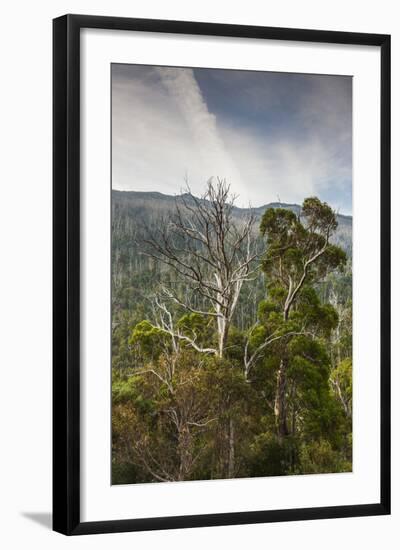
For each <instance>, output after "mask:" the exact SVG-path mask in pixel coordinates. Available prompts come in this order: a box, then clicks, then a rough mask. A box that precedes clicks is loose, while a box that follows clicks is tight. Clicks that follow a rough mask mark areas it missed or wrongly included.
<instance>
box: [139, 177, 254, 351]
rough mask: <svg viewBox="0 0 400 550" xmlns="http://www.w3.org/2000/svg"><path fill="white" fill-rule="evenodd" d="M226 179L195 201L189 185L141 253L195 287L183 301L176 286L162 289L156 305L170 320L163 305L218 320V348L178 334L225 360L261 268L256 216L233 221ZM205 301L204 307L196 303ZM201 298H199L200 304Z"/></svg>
mask: <svg viewBox="0 0 400 550" xmlns="http://www.w3.org/2000/svg"><path fill="white" fill-rule="evenodd" d="M236 198H237V197H236V196H235V195H232V194H231V193H230V186H229V185H228V184H227V183H226V181H225V180H222V179H219V178H218V179H217V180H216V182H214V180H212V179H210V180H209V181H208V182H207V187H206V191H205V193H204V194H203V196H202V197H200V198H198V197H195V196H194V195H193V194H192V192H191V191H190V188H189V187H187V192H186V194H185V195H182V196H181V197H179V200H178V199H177V201H176V205H175V213H174V215H173V217H172V218H171V219H170V220H169V221H168V222H166V223H165V226H163V227H159V228H158V229H157V230H155V231H154V230H152V231H150V230H148V231H147V237H146V238H145V239H144V243H145V244H146V250H145V251H144V252H143V253H144V254H147V255H149V256H151V257H153V258H155V259H156V260H158V261H160V262H162V263H164V264H166V265H168V266H170V267H172V268H173V269H174V270H175V272H176V273H177V275H178V277H179V278H180V279H181V280H182V281H184V283H185V284H186V285H188V286H189V287H190V289H191V293H190V296H191V298H192V299H186V298H182V297H181V296H179V295H178V293H177V292H176V291H175V290H174V288H172V287H167V286H165V285H164V286H163V287H162V294H163V298H164V300H163V301H161V300H158V302H156V305H157V306H158V307H159V308H160V309H161V310H163V313H164V318H165V316H167V317H168V316H169V313H167V312H168V309H167V306H166V304H165V301H171V302H174V303H175V304H177V305H178V306H180V307H182V308H183V310H185V311H188V312H191V313H198V314H200V315H203V316H206V317H212V318H213V319H214V320H215V324H216V331H217V335H218V345H217V346H216V347H215V349H214V348H209V347H208V348H205V349H203V348H201V347H199V346H198V345H197V343H196V338H195V337H194V338H190V337H188V336H187V335H183V334H175V337H176V338H178V339H180V340H186V342H187V344H188V345H189V346H192V347H193V348H194V349H196V351H199V352H207V353H214V354H215V355H216V356H218V357H223V356H224V351H225V348H226V343H227V337H228V333H229V328H230V326H231V323H232V318H233V315H234V313H235V309H236V306H237V303H238V299H239V296H240V291H241V288H242V285H243V283H244V282H246V281H249V280H251V279H252V276H253V275H255V273H256V271H257V267H256V266H254V265H253V261H254V260H255V259H256V257H257V251H256V245H255V242H256V239H255V237H254V232H253V225H254V221H255V219H254V215H253V214H252V213H250V214H249V216H248V217H247V218H246V219H243V220H241V221H240V222H237V221H234V219H233V214H234V202H235V199H236ZM196 298H197V303H198V302H200V303H203V304H205V307H203V308H201V307H199V306H198V305H197V304H196V300H195V299H196ZM199 299H200V300H199Z"/></svg>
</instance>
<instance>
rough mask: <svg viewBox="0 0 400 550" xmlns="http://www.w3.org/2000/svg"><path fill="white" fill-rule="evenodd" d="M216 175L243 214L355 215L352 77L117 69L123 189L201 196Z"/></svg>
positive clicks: (118, 164) (115, 132)
mask: <svg viewBox="0 0 400 550" xmlns="http://www.w3.org/2000/svg"><path fill="white" fill-rule="evenodd" d="M210 177H214V178H215V177H220V178H225V179H226V180H227V182H228V183H229V184H230V185H231V190H232V192H233V193H234V194H235V195H237V199H236V204H237V206H241V207H248V206H249V205H250V206H253V207H258V206H262V205H264V204H266V203H269V202H277V201H281V202H285V203H298V204H301V202H302V201H303V200H304V198H306V197H309V196H318V197H319V198H320V199H322V200H324V201H327V202H328V203H329V204H330V205H331V206H332V207H334V208H335V209H336V210H338V211H339V212H340V213H341V214H351V210H352V78H351V77H350V76H332V75H307V74H292V73H272V72H260V71H236V70H224V69H197V68H195V69H191V68H176V67H154V66H143V65H121V64H113V65H112V186H113V189H120V190H132V191H159V192H161V193H165V194H169V195H177V194H180V193H181V192H182V191H183V190H184V187H185V185H186V184H185V181H187V182H188V184H189V186H190V189H191V191H192V193H194V194H195V195H201V194H202V193H203V190H204V186H205V183H206V182H207V180H208V179H209V178H210Z"/></svg>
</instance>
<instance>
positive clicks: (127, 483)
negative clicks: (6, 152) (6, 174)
mask: <svg viewBox="0 0 400 550" xmlns="http://www.w3.org/2000/svg"><path fill="white" fill-rule="evenodd" d="M53 68H54V372H53V380H54V431H53V441H54V468H53V471H54V479H53V486H54V495H53V496H54V498H53V502H54V509H53V520H54V525H53V526H54V530H56V531H58V532H60V533H64V534H67V535H78V534H89V533H107V532H118V531H136V530H150V529H170V528H181V527H200V526H214V525H234V524H243V523H263V522H273V521H290V520H306V519H320V518H339V517H351V516H368V515H382V514H389V513H390V37H389V36H387V35H377V34H360V33H345V32H332V31H319V30H301V29H284V28H268V27H255V26H241V25H226V24H209V23H197V22H181V21H158V20H145V19H125V18H114V17H95V16H83V15H66V16H63V17H60V18H57V19H55V20H54V67H53Z"/></svg>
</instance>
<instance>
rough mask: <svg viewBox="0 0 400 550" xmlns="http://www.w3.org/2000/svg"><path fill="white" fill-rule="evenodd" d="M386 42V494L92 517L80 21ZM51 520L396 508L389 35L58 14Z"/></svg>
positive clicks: (144, 524) (164, 524)
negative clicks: (83, 312) (84, 369)
mask: <svg viewBox="0 0 400 550" xmlns="http://www.w3.org/2000/svg"><path fill="white" fill-rule="evenodd" d="M84 28H95V29H115V30H125V31H135V32H142V31H148V32H157V33H177V34H189V35H211V36H221V37H235V38H238V39H240V38H258V39H273V40H283V41H306V42H313V43H331V44H348V45H362V46H378V47H380V51H381V136H380V138H381V149H380V154H381V173H380V178H381V182H380V185H381V187H380V193H381V235H380V242H381V267H380V274H381V334H380V337H381V364H380V369H381V370H380V377H381V387H380V402H381V411H380V414H381V442H380V445H381V446H380V464H381V476H380V482H381V495H380V501H379V502H374V503H370V504H360V505H351V506H349V505H346V506H333V507H317V508H300V509H288V510H269V511H262V510H260V511H249V512H238V513H220V514H205V515H190V516H179V517H153V518H144V519H128V520H116V521H115V520H112V521H111V520H110V521H99V522H85V523H82V522H81V520H80V176H79V174H80V30H81V29H84ZM53 94H54V95H53V97H54V100H53V101H54V102H53V200H54V203H53V277H54V285H53V309H54V313H53V529H54V530H55V531H58V532H60V533H63V534H66V535H80V534H92V533H110V532H121V531H139V530H153V529H176V528H188V527H202V526H216V525H237V524H245V523H267V522H278V521H294V520H310V519H327V518H344V517H355V516H372V515H384V514H389V513H390V36H389V35H382V34H363V33H348V32H333V31H321V30H304V29H286V28H271V27H259V26H247V25H228V24H214V23H198V22H183V21H162V20H150V19H129V18H120V17H98V16H87V15H65V16H62V17H59V18H57V19H54V21H53Z"/></svg>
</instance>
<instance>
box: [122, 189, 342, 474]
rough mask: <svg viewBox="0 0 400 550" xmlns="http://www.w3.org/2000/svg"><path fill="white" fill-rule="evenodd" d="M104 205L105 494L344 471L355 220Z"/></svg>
mask: <svg viewBox="0 0 400 550" xmlns="http://www.w3.org/2000/svg"><path fill="white" fill-rule="evenodd" d="M235 199H236V198H235V196H233V195H232V193H231V191H230V188H229V185H228V184H227V183H226V182H225V181H223V180H218V179H217V180H210V181H209V182H208V183H207V185H206V188H205V191H204V194H203V195H202V196H201V197H199V198H198V197H196V196H194V195H193V194H192V193H191V192H190V189H189V188H188V189H187V191H186V193H184V194H182V195H179V196H177V197H170V196H167V195H161V194H160V193H135V192H119V191H113V195H112V442H113V443H112V482H113V484H121V483H144V482H155V481H180V480H196V479H224V478H234V477H255V476H276V475H288V474H292V475H293V474H306V473H328V472H345V471H351V468H352V302H351V297H352V269H351V254H352V248H351V239H352V220H351V218H350V217H346V216H340V215H338V214H336V213H335V212H334V211H333V210H332V209H331V207H330V206H329V205H328V204H326V203H324V202H322V201H320V200H319V199H318V198H316V197H309V198H306V199H305V200H304V202H303V204H302V205H301V206H299V205H287V204H281V203H276V204H270V205H266V206H264V207H260V208H255V209H250V208H247V209H244V208H238V207H237V206H236V205H235Z"/></svg>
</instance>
